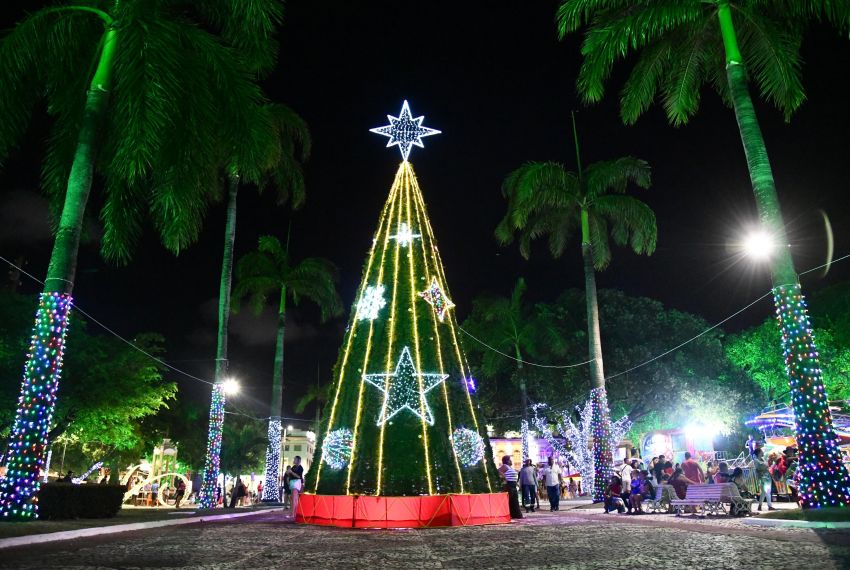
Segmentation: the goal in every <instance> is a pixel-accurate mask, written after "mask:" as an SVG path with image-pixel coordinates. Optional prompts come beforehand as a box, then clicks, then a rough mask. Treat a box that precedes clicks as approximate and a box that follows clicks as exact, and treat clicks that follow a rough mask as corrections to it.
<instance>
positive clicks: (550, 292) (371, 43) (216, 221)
mask: <svg viewBox="0 0 850 570" xmlns="http://www.w3.org/2000/svg"><path fill="white" fill-rule="evenodd" d="M23 4H26V5H27V7H28V8H31V9H32V8H36V7H38V6H39V5H40V4H41V3H40V2H33V1H31V2H25V3H23ZM556 4H557V3H556V2H553V1H549V2H507V1H503V0H496V1H492V2H488V3H486V4H484V3H481V2H456V1H442V0H440V1H437V0H435V1H431V2H410V1H408V2H403V1H395V2H380V1H371V2H357V3H354V2H347V1H331V2H313V1H307V0H291V1H290V2H288V4H287V14H286V22H285V25H284V27H283V29H282V32H281V40H282V46H281V54H280V63H279V65H278V68H277V70H276V71H275V73H274V74H273V75H272V76H271V77H270V78H269V79H268V81H267V82H266V85H265V87H266V89H267V92H268V94H269V96H270V97H271V98H272V99H274V100H278V101H282V102H285V103H287V104H289V105H291V106H292V107H294V108H295V109H296V110H297V111H298V112H299V113H301V115H302V116H303V117H304V118H305V119H306V120H307V122H308V123H309V125H310V127H311V130H312V134H313V139H314V148H313V155H312V158H311V160H310V162H309V164H308V165H307V167H306V172H307V182H308V200H307V204H306V206H305V207H304V208H303V209H302V210H301V211H299V212H298V213H296V214H295V215H291V214H290V212H289V210H288V209H285V208H274V207H273V199H272V197H271V196H270V195H267V196H258V195H257V194H256V192H255V191H253V190H250V189H245V190H244V191H243V192H242V194H241V196H240V198H239V218H238V223H237V241H236V249H237V256H238V255H239V254H242V253H244V252H246V251H248V250H250V249H252V248H253V247H255V245H256V240H257V237H258V236H259V235H262V234H266V233H272V234H276V235H278V236H280V237H283V236H285V234H286V231H287V226H288V224H289V222H290V220H291V221H292V244H293V251H294V253H295V254H296V255H297V256H301V257H303V256H315V255H318V256H325V257H328V258H330V259H332V260H333V261H334V262H336V263H337V264H338V265H339V266H340V269H341V276H342V278H341V284H340V285H341V291H342V295H343V299H344V301H345V304H346V306H347V307H348V306H350V304H351V303H352V301H353V296H354V292H355V289H356V287H357V285H358V282H359V279H360V269H361V266H362V263H363V260H364V258H365V255H366V251H367V248H368V246H369V244H370V240H371V239H372V234H373V232H374V230H375V227H376V223H377V217H378V212H379V209H380V207H381V205H382V204H383V202H384V200H385V199H386V196H387V193H388V191H389V187H390V184H391V183H392V177H393V174H394V172H395V169H396V168H397V166H398V162H399V155H398V152H397V150H395V148H393V149H385V148H384V145H385V142H386V139H384V138H383V137H378V136H376V135H373V134H371V133H369V131H368V129H369V128H371V127H375V126H381V125H383V124H385V123H386V115H387V114H388V113H390V114H393V115H397V114H398V111H399V108H400V106H401V101H402V99H405V98H406V99H408V100H409V101H410V104H411V108H412V111H413V113H414V116H417V115H421V114H424V115H425V125H427V126H430V127H433V128H437V129H440V130H442V131H443V134H442V135H439V136H434V137H429V138H427V139H425V145H426V148H425V149H424V150H423V149H418V148H416V149H414V151H413V154H412V156H411V160H412V163H413V165H414V167H415V169H416V172H417V174H418V177H419V182H420V185H421V187H422V190H423V193H424V195H425V199H426V202H427V203H428V206H429V211H430V216H431V221H432V223H433V225H434V228H435V231H436V233H437V239H438V240H439V243H440V250H441V253H442V254H443V259H444V262H445V264H446V272H447V276H448V280H449V285H450V287H451V289H452V293H453V297H454V299H453V300H454V301H455V302H456V303H457V311H458V316H459V317H461V318H463V317H464V316H465V315H466V314H467V313H468V311H469V308H470V302H471V299H472V298H473V297H474V296H475V295H477V294H479V293H481V292H483V291H485V290H490V291H495V292H499V293H504V294H507V293H508V292H509V291H510V289H511V287H512V285H513V283H514V282H515V280H516V278H517V277H518V276H520V275H523V276H525V277H526V279H527V280H528V283H529V295H530V297H531V299H532V300H550V299H553V298H554V297H555V296H556V295H557V294H558V293H559V292H560V291H561V290H563V289H564V288H567V287H579V286H581V285H582V282H583V281H582V274H581V263H580V254H579V248H578V242H575V244H574V247H573V248H572V250H571V251H570V252H569V253H568V254H567V255H565V256H564V257H563V258H562V259H559V260H552V259H551V258H550V257H549V255H548V252H547V251H546V250H545V247H544V244H542V243H541V244H540V247H539V248H538V249H536V250H535V251H534V252H533V255H532V259H531V260H530V261H525V260H523V259H522V258H521V257H520V256H519V255H518V253H517V252H516V249H515V248H501V247H499V246H498V244H497V243H496V242H495V240H494V239H493V228H494V226H495V225H496V223H497V221H498V220H499V219H500V217H501V216H502V214H503V213H504V201H503V199H502V197H501V194H500V184H501V181H502V179H503V178H504V176H505V175H506V174H507V173H508V172H509V171H511V170H512V169H514V168H516V167H517V166H519V165H521V164H522V163H523V162H525V161H527V160H557V161H562V162H565V163H566V164H567V165H568V166H569V167H570V168H571V169H572V168H574V167H575V160H574V151H573V146H572V140H571V133H570V123H569V116H570V111H571V110H573V109H577V110H578V129H579V133H580V136H581V140H582V154H583V160H584V161H586V162H592V161H595V160H600V159H607V158H614V157H617V156H621V155H626V154H632V155H635V156H638V157H640V158H643V159H646V160H647V161H648V162H649V163H650V165H651V166H652V168H653V187H652V188H651V189H650V190H648V191H645V192H641V193H640V197H641V198H643V199H644V200H645V201H646V202H647V203H648V204H649V205H650V206H651V207H652V208H653V209H654V210H655V212H656V214H657V218H658V232H659V233H658V250H657V252H656V253H655V254H654V255H653V256H651V257H649V258H646V257H638V256H636V255H634V254H632V253H630V252H628V251H626V250H621V249H615V251H614V258H613V262H612V264H611V267H610V268H609V269H608V270H606V271H605V272H604V273H602V274H600V275H599V277H598V283H599V286H600V287H612V288H619V289H622V290H624V291H626V292H627V293H629V294H634V295H646V296H649V297H653V298H656V299H658V300H660V301H662V302H663V303H664V304H665V305H667V306H670V307H674V308H677V309H682V310H687V311H691V312H695V313H698V314H701V315H703V316H704V317H705V318H707V319H708V320H710V321H712V322H713V321H717V320H719V319H721V318H723V317H725V316H727V315H728V314H730V313H732V312H734V311H735V310H737V309H738V308H740V307H741V306H743V305H745V304H747V303H748V302H750V301H751V300H752V299H753V298H756V297H758V296H760V295H761V294H762V293H763V292H765V291H766V290H767V288H768V287H769V280H768V276H767V274H766V273H765V272H764V271H763V270H757V269H754V268H753V267H752V266H750V265H748V264H746V263H741V262H740V260H738V261H737V262H736V258H735V255H734V252H733V251H731V249H730V244H731V243H733V242H734V241H735V238H736V236H737V235H738V234H739V233H740V232H741V231H742V230H743V229H744V228H745V227H746V226H747V225H748V224H751V223H752V222H753V221H754V205H753V198H752V193H751V189H750V184H749V177H748V174H747V170H746V164H745V161H744V154H743V151H742V148H741V143H740V139H739V137H738V131H737V126H736V123H735V118H734V115H733V113H732V112H731V111H730V110H728V109H726V108H725V107H723V105H722V104H721V103H720V101H719V99H718V97H717V96H716V95H715V94H714V93H713V92H711V91H708V90H706V91H704V93H703V100H702V105H701V109H700V112H699V114H698V116H697V117H695V118H694V120H693V121H692V122H691V124H690V125H689V126H687V127H684V128H679V129H674V128H672V127H670V126H668V124H667V122H666V119H665V117H664V116H663V113H662V111H661V110H660V109H659V108H657V107H656V108H653V109H652V110H651V111H650V112H648V113H647V114H646V115H645V116H644V117H643V118H642V119H641V120H640V121H639V122H638V124H637V125H636V126H634V127H624V126H622V124H621V123H620V121H619V118H618V108H617V105H616V97H615V96H616V93H617V91H618V90H619V87H620V85H621V84H622V79H623V74H622V71H623V70H624V69H625V68H624V67H623V66H620V67H619V70H620V72H619V73H618V74H615V78H614V81H613V83H612V84H611V87H612V88H611V89H610V93H609V94H611V95H614V96H612V97H608V98H607V99H606V101H605V102H604V103H603V104H600V105H597V106H594V107H591V108H585V107H582V106H581V105H580V104H579V103H578V102H577V100H576V97H575V77H576V74H577V70H578V66H579V63H580V59H579V56H578V45H579V38H578V37H573V38H571V39H569V40H567V41H565V42H558V41H557V37H556V34H555V27H554V13H555V7H556ZM4 12H5V13H4V14H3V17H2V19H3V24H4V26H8V25H9V24H10V23H11V22H13V21H15V19H17V18H18V17H19V15H20V13H21V11H19V9H10V8H4ZM803 53H804V58H805V60H806V62H807V63H806V66H805V70H804V73H805V76H804V83H805V86H806V89H807V93H808V100H807V101H806V103H805V104H804V105H803V107H802V108H801V109H800V111H799V112H798V113H797V114H796V115H795V116H794V117H793V119H792V121H791V123H790V124H786V123H785V122H784V121H783V120H782V117H781V115H780V114H779V113H778V112H777V111H775V110H774V109H772V108H769V107H767V106H766V105H762V104H760V103H757V105H758V110H759V114H760V119H761V121H762V127H763V130H764V133H765V138H766V141H767V144H768V149H769V152H770V154H771V158H772V160H773V166H774V169H775V174H776V180H777V185H778V188H779V193H780V197H781V200H782V204H783V208H784V212H785V216H786V221H787V223H788V226H789V234H790V239H791V242H792V247H793V251H794V256H795V261H796V263H797V267H798V270H804V269H806V268H809V267H812V266H815V265H819V264H821V263H823V262H824V260H825V257H826V238H825V235H826V234H825V232H824V229H823V223H822V221H821V219H822V216H821V212H824V213H826V215H827V216H828V217H829V219H830V220H831V222H832V226H833V229H834V232H835V252H836V256H840V255H843V254H846V253H850V232H848V227H850V212H848V208H847V204H848V183H847V174H848V165H850V162H848V159H847V157H848V148H850V134H848V133H850V129H848V127H850V107H848V105H847V103H846V101H847V96H848V95H847V90H848V84H847V79H846V77H847V73H846V70H847V69H850V43H848V42H847V40H846V38H841V37H839V36H838V34H837V33H835V32H833V31H830V30H827V29H825V28H824V29H817V30H814V31H813V32H811V33H810V34H809V35H808V37H807V38H806V42H805V44H804V50H803ZM42 122H43V121H42ZM38 125H39V123H37V124H36V127H35V128H34V129H33V132H32V133H31V134H30V136H29V137H28V140H27V141H26V143H25V145H24V148H23V150H22V151H21V152H19V153H18V154H16V155H15V156H13V157H11V159H10V160H9V161H8V162H7V163H6V164H5V170H4V172H3V173H2V174H0V188H2V192H0V255H3V256H4V257H11V258H15V257H16V256H18V255H23V256H25V257H26V260H27V269H28V270H29V271H31V272H33V273H34V274H36V275H37V276H39V277H43V275H44V273H45V270H46V263H47V258H48V255H49V247H50V241H49V239H48V237H49V236H48V232H47V223H46V215H47V210H46V205H45V203H44V201H43V200H42V199H41V198H39V196H38V193H37V168H38V156H39V152H40V149H41V147H40V144H41V143H40V141H41V139H42V138H43V136H44V132H43V131H44V129H43V128H39V126H38ZM223 225H224V208H223V206H222V205H216V206H214V207H212V208H211V209H210V211H209V214H208V217H207V222H206V227H205V229H204V232H203V235H202V237H201V239H200V241H199V243H198V244H197V245H196V246H194V247H192V248H191V249H189V250H187V251H186V252H184V253H182V254H181V255H180V256H179V257H174V256H172V255H171V254H170V253H168V252H166V251H165V250H164V249H163V248H162V247H161V246H159V245H158V242H157V241H156V239H155V237H154V236H153V235H152V234H148V235H147V236H146V238H145V240H144V242H143V243H142V244H141V246H140V248H139V250H138V252H137V254H136V257H135V259H134V261H133V263H132V264H131V265H129V266H128V267H120V268H116V267H112V266H110V265H108V264H106V263H104V262H103V261H102V260H101V259H100V258H99V257H98V254H97V243H96V242H92V243H89V244H86V245H84V246H83V248H82V251H81V257H80V266H79V271H78V278H77V284H76V289H75V296H76V301H77V303H78V304H79V305H80V306H81V307H83V308H84V309H85V310H87V311H88V312H90V313H92V314H93V315H95V316H96V317H98V318H99V319H100V320H102V321H104V322H105V323H107V324H109V325H110V326H111V327H113V328H114V329H115V330H117V331H119V332H121V333H122V334H125V335H133V334H135V333H137V332H140V331H146V330H153V331H159V332H162V333H164V334H165V335H166V338H167V348H168V358H169V360H170V361H171V362H173V363H174V364H175V365H176V366H179V367H181V368H183V369H185V370H187V371H189V372H191V373H193V374H197V375H199V376H202V377H205V378H211V376H212V363H213V358H214V351H215V349H214V333H215V326H216V323H215V308H216V302H217V287H218V279H219V271H220V259H221V257H220V256H221V242H222V232H223ZM848 278H850V262H845V263H844V264H837V265H836V266H835V267H834V268H833V269H832V270H831V271H830V273H829V274H828V275H827V276H826V277H825V278H821V277H819V276H817V275H815V274H813V275H811V276H809V277H806V278H805V279H804V286H806V287H807V289H808V290H809V291H810V292H811V291H815V290H817V289H819V288H822V287H824V286H826V285H828V284H831V283H835V282H837V281H840V280H846V279H848ZM23 290H24V291H27V292H31V291H32V292H34V291H36V290H37V287H36V286H35V285H34V284H32V283H25V284H24V286H23ZM771 312H772V308H771V306H770V304H769V303H767V302H764V303H761V304H759V305H757V306H755V307H753V308H752V309H750V310H749V311H748V312H747V313H745V314H743V315H741V316H740V317H738V318H736V319H735V320H733V321H731V322H730V323H729V324H728V326H727V329H728V330H737V329H740V328H741V327H744V326H749V325H751V324H754V323H757V322H759V321H761V320H762V319H763V318H765V317H766V316H768V315H769V314H770V313H771ZM342 327H343V324H342V322H341V321H337V322H335V323H331V324H329V325H324V326H320V325H319V324H318V314H317V311H315V310H313V309H312V308H310V307H307V306H305V307H302V308H299V309H297V310H295V311H294V312H293V313H292V318H291V319H290V321H289V327H288V336H287V339H288V342H287V356H286V371H285V372H286V388H285V394H284V400H285V402H284V411H285V414H287V415H289V412H291V411H292V406H293V403H294V400H295V399H296V397H297V395H298V394H299V393H300V392H302V391H303V389H304V386H306V385H307V384H308V383H310V382H315V380H316V374H317V367H318V372H319V374H320V375H321V377H322V380H327V379H328V376H329V370H330V367H331V366H332V364H333V362H334V360H335V359H336V351H337V348H338V345H339V342H340V340H341V334H342ZM232 332H233V335H232V338H231V358H232V367H233V370H234V374H235V375H237V376H238V377H239V378H240V380H242V382H243V384H245V385H246V387H247V389H246V391H245V393H244V394H243V395H242V396H240V398H239V400H238V401H234V402H233V404H234V405H235V406H237V407H238V406H241V407H242V408H243V409H250V410H252V411H254V412H255V413H257V414H265V413H266V412H265V404H264V402H265V401H267V399H268V397H269V391H270V375H271V364H272V358H273V350H272V348H273V339H274V318H273V315H271V314H266V315H264V316H263V317H262V318H261V319H256V318H255V317H253V316H251V315H250V314H248V313H247V311H245V312H242V313H240V315H238V316H237V317H235V318H234V321H233V325H232ZM72 334H73V333H72ZM671 340H675V341H678V340H680V339H678V338H675V332H674V333H673V336H672V337H671ZM671 344H673V342H671ZM169 376H170V377H172V378H174V379H175V380H178V381H179V382H180V385H181V388H182V389H184V390H185V391H186V392H187V393H189V394H191V395H192V397H196V398H198V399H199V400H202V401H208V398H209V395H208V391H207V390H208V388H207V387H204V386H203V385H198V384H197V383H195V382H192V381H190V380H181V379H180V377H179V376H177V375H169ZM205 399H206V400H205Z"/></svg>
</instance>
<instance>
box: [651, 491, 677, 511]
mask: <svg viewBox="0 0 850 570" xmlns="http://www.w3.org/2000/svg"><path fill="white" fill-rule="evenodd" d="M676 498H677V497H676V491H675V490H674V489H673V486H672V485H657V486H656V487H655V496H654V497H649V498H648V499H646V500H644V501H643V508H644V509H645V510H646V511H647V512H653V513H657V512H658V511H669V510H670V501H672V500H673V499H676Z"/></svg>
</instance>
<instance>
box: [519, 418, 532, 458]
mask: <svg viewBox="0 0 850 570" xmlns="http://www.w3.org/2000/svg"><path fill="white" fill-rule="evenodd" d="M519 433H520V440H521V444H522V462H523V464H525V460H526V459H528V458H529V457H531V455H530V453H529V447H530V446H529V444H528V440H529V434H528V421H526V420H522V422H521V423H520V426H519Z"/></svg>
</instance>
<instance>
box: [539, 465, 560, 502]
mask: <svg viewBox="0 0 850 570" xmlns="http://www.w3.org/2000/svg"><path fill="white" fill-rule="evenodd" d="M543 482H544V484H545V485H546V492H547V493H548V495H549V510H550V511H557V510H558V504H559V503H560V502H561V468H560V467H558V465H557V464H556V463H555V461H554V459H552V458H551V457H550V458H549V464H548V465H547V466H546V467H544V468H543Z"/></svg>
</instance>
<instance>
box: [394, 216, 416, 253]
mask: <svg viewBox="0 0 850 570" xmlns="http://www.w3.org/2000/svg"><path fill="white" fill-rule="evenodd" d="M419 237H422V234H415V233H413V230H412V229H410V226H408V225H407V224H406V223H405V222H402V223H400V224H399V225H398V233H396V234H395V235H392V236H390V239H394V240H396V242H397V243H398V245H400V246H401V247H407V246H409V245H410V244H411V243H413V240H414V239H416V238H419Z"/></svg>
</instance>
